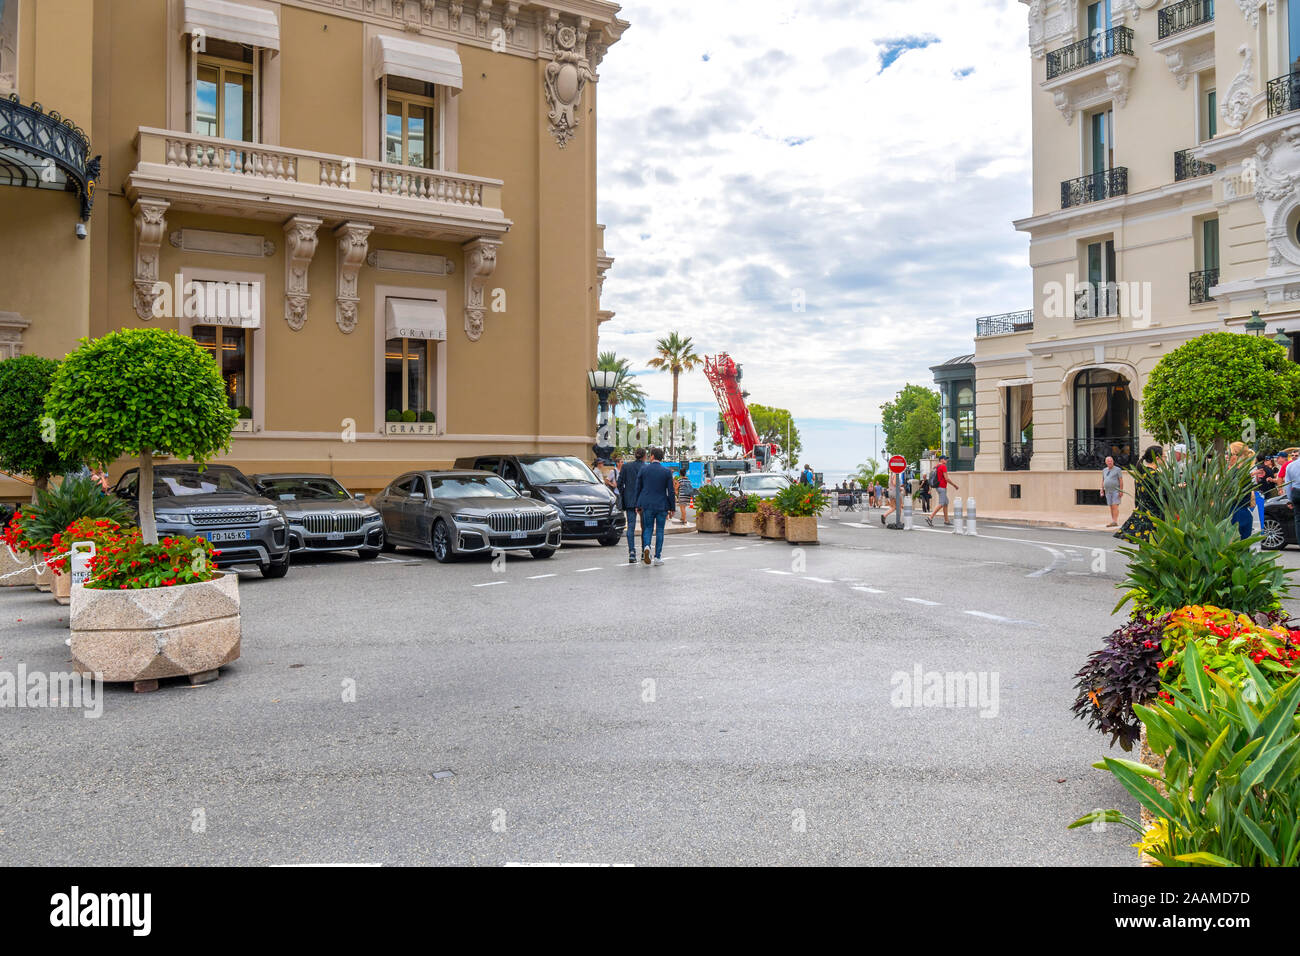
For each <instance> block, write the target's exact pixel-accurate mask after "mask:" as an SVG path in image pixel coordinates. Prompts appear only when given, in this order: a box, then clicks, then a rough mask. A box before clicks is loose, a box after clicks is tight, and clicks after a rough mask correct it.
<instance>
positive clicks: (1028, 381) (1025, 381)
mask: <svg viewBox="0 0 1300 956" xmlns="http://www.w3.org/2000/svg"><path fill="white" fill-rule="evenodd" d="M1033 384H1034V380H1033V379H1032V378H1004V379H1003V380H1002V381H1000V382H998V388H1011V387H1013V386H1015V385H1033Z"/></svg>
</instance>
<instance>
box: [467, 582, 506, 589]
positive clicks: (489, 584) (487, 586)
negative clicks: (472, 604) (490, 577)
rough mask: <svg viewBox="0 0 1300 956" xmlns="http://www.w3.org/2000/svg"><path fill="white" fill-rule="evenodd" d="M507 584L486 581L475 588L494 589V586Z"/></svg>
mask: <svg viewBox="0 0 1300 956" xmlns="http://www.w3.org/2000/svg"><path fill="white" fill-rule="evenodd" d="M505 583H506V582H504V581H484V582H483V583H482V584H476V585H474V587H476V588H490V587H493V586H494V585H497V584H505Z"/></svg>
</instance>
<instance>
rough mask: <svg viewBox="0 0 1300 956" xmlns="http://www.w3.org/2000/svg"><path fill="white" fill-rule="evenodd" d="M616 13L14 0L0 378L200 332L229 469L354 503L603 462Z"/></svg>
mask: <svg viewBox="0 0 1300 956" xmlns="http://www.w3.org/2000/svg"><path fill="white" fill-rule="evenodd" d="M618 9H619V8H618V6H617V5H616V4H613V3H607V2H603V0H521V2H507V0H464V2H459V0H453V2H449V0H99V2H92V0H0V358H2V357H4V356H6V355H9V354H16V353H19V352H28V353H35V354H40V355H48V356H54V357H61V356H63V355H64V354H66V353H67V352H68V351H69V350H71V349H73V348H75V346H76V343H77V339H78V338H79V337H81V336H86V335H90V336H96V335H101V334H103V333H105V332H107V331H109V330H112V329H117V328H140V327H160V328H168V329H175V330H178V331H180V332H182V333H183V334H186V335H190V336H193V337H194V338H195V339H196V340H197V341H199V342H200V343H201V344H203V345H204V346H205V347H206V348H208V349H209V350H210V351H211V353H212V355H213V356H214V358H215V359H216V360H217V362H218V363H219V364H220V366H221V368H222V373H223V377H224V378H225V380H226V383H227V387H228V389H229V392H230V402H231V404H232V406H234V407H236V408H240V409H242V410H243V414H244V417H243V418H242V419H241V422H240V425H239V426H238V428H237V434H236V435H235V436H234V443H233V448H232V451H231V453H230V455H229V458H228V460H229V461H231V462H232V463H234V464H236V465H238V466H240V467H242V468H244V469H245V470H247V471H271V470H289V469H307V470H320V471H326V472H330V473H333V474H335V475H336V476H338V477H339V478H340V479H341V480H343V481H344V482H345V483H347V484H349V485H350V486H353V487H355V488H356V489H358V490H364V489H374V488H377V487H380V486H381V485H382V484H383V483H384V482H386V481H387V480H388V479H389V478H391V477H392V476H393V475H394V474H397V473H399V472H401V471H403V470H406V469H409V468H413V467H416V466H417V465H419V466H423V465H425V464H427V463H434V464H447V463H450V462H451V461H452V460H454V459H455V458H457V457H459V456H463V455H469V454H473V453H476V452H479V451H483V450H487V449H502V450H509V451H515V452H535V451H554V452H562V453H566V454H580V455H587V454H589V452H590V449H589V446H590V444H591V441H592V437H591V436H592V435H594V433H595V420H594V419H595V402H594V398H593V396H592V395H591V393H590V392H589V390H588V387H587V380H586V370H587V369H588V368H591V367H593V366H594V363H595V359H596V339H597V327H598V325H599V323H600V322H602V321H604V320H605V319H608V318H609V317H610V315H611V313H609V312H608V310H603V309H602V308H601V303H600V292H601V286H602V283H603V279H604V275H605V272H606V270H607V269H609V267H610V265H611V263H612V261H613V260H612V259H611V258H610V257H609V256H608V255H607V254H606V251H605V249H604V241H603V231H602V227H601V226H599V225H598V224H597V221H596V155H597V154H596V132H597V109H596V104H597V89H598V87H599V73H598V71H599V68H600V65H601V61H602V59H603V58H604V56H605V53H606V51H607V49H608V48H609V47H610V46H611V45H612V44H613V43H615V42H616V41H617V40H618V39H619V37H620V35H621V34H622V33H623V31H624V29H625V28H626V27H627V23H626V22H624V21H623V20H621V19H619V18H618V16H617V13H618ZM96 160H97V162H96ZM80 232H84V233H85V238H84V239H83V238H79V237H78V233H80ZM393 418H397V419H398V421H396V422H394V421H391V419H393ZM411 418H414V419H415V421H413V422H412V421H410V420H409V419H411ZM402 419H406V420H405V421H403V420H402ZM25 496H26V489H25V488H24V487H23V486H21V484H19V483H18V482H15V481H13V480H11V479H9V478H6V477H4V476H0V498H4V497H7V498H22V497H25Z"/></svg>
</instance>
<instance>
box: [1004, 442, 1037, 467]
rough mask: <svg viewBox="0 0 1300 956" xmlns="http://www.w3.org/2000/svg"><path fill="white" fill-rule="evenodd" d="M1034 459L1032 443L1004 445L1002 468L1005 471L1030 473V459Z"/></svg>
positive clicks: (1007, 443)
mask: <svg viewBox="0 0 1300 956" xmlns="http://www.w3.org/2000/svg"><path fill="white" fill-rule="evenodd" d="M1033 457H1034V443H1033V442H1031V441H1004V442H1003V443H1002V467H1003V470H1005V471H1028V470H1029V459H1031V458H1033Z"/></svg>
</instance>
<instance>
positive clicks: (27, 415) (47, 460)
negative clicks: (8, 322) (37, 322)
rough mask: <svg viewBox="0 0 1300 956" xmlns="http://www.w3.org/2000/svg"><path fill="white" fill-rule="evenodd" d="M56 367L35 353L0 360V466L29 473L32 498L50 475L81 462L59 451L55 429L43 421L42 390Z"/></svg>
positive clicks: (43, 399)
mask: <svg viewBox="0 0 1300 956" xmlns="http://www.w3.org/2000/svg"><path fill="white" fill-rule="evenodd" d="M58 367H59V363H58V362H57V361H55V360H54V359H48V358H41V357H40V356H37V355H16V356H14V357H13V358H10V359H5V360H4V361H3V362H0V469H4V470H5V471H8V472H13V473H14V474H19V475H27V476H29V477H30V478H31V479H32V482H33V483H34V485H35V488H34V489H33V494H32V500H33V501H35V500H36V494H35V492H36V491H40V490H43V489H44V488H46V487H47V486H48V484H49V480H50V478H51V476H53V475H61V474H63V473H64V472H67V471H71V470H73V469H75V468H77V467H78V466H79V465H80V463H81V462H80V460H79V459H78V458H77V457H76V456H75V455H72V454H69V453H67V452H62V451H60V450H59V447H58V446H57V445H56V444H55V441H54V439H55V438H56V429H55V428H54V427H51V425H50V424H49V423H42V419H43V418H44V416H45V393H46V392H48V391H49V390H50V382H51V380H52V379H53V378H54V373H55V371H56V370H57V369H58Z"/></svg>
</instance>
